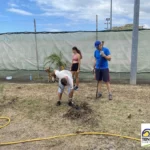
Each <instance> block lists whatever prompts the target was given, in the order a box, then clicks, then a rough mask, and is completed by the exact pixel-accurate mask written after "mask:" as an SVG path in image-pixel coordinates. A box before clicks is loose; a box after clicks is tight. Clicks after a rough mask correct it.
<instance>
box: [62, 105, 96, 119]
mask: <svg viewBox="0 0 150 150" xmlns="http://www.w3.org/2000/svg"><path fill="white" fill-rule="evenodd" d="M78 107H79V109H75V108H73V107H72V108H70V109H69V110H68V111H67V113H66V114H64V117H65V118H68V119H72V120H75V119H84V118H86V117H87V116H88V115H89V114H91V113H92V112H93V110H92V109H91V108H90V106H89V104H88V103H86V102H83V103H81V104H80V105H79V106H78Z"/></svg>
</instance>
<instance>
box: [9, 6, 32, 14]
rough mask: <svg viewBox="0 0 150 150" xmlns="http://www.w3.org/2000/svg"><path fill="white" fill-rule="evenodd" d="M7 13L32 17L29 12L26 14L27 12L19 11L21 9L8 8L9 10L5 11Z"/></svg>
mask: <svg viewBox="0 0 150 150" xmlns="http://www.w3.org/2000/svg"><path fill="white" fill-rule="evenodd" d="M7 11H10V12H14V13H17V14H21V15H26V16H32V15H33V14H32V13H30V12H27V11H25V10H21V9H16V8H9V9H7Z"/></svg>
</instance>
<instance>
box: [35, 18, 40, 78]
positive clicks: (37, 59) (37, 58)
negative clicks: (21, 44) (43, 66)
mask: <svg viewBox="0 0 150 150" xmlns="http://www.w3.org/2000/svg"><path fill="white" fill-rule="evenodd" d="M34 32H35V34H34V35H35V49H36V61H37V70H38V78H39V77H40V73H39V57H38V49H37V37H36V20H35V19H34Z"/></svg>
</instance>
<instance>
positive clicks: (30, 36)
mask: <svg viewBox="0 0 150 150" xmlns="http://www.w3.org/2000/svg"><path fill="white" fill-rule="evenodd" d="M95 39H96V32H55V33H52V32H40V33H36V36H35V33H5V34H0V80H1V81H6V77H7V76H12V80H11V81H24V82H27V81H30V80H29V79H30V76H32V79H33V80H32V81H35V82H36V81H38V82H46V80H47V73H46V72H45V71H44V59H45V58H46V57H47V56H49V55H51V54H52V53H54V52H55V53H58V54H59V53H60V52H62V53H63V56H64V59H65V60H66V61H67V69H69V68H70V66H71V61H72V47H73V46H77V47H78V49H80V50H81V52H82V55H83V59H82V61H81V73H80V80H81V81H94V76H93V74H92V69H93V62H94V51H95V47H94V42H95ZM98 39H99V40H101V41H102V40H103V41H105V44H104V47H107V48H108V49H109V50H110V52H111V56H112V60H111V61H110V62H109V67H110V77H111V80H112V81H114V82H118V83H122V82H127V83H128V82H129V78H130V64H131V47H132V31H117V32H116V31H111V32H98ZM149 43H150V30H140V31H139V44H138V68H137V81H138V82H141V83H149V82H150V48H149ZM38 66H39V70H40V71H39V75H40V77H39V76H38V71H37V70H38ZM49 66H51V64H47V66H46V67H49Z"/></svg>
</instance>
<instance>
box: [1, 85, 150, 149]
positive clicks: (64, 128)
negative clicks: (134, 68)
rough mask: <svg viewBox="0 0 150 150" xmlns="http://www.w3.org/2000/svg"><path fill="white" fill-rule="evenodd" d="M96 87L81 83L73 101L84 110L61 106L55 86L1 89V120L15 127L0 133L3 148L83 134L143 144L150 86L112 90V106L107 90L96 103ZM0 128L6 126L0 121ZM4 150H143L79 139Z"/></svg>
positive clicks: (132, 145) (103, 140)
mask: <svg viewBox="0 0 150 150" xmlns="http://www.w3.org/2000/svg"><path fill="white" fill-rule="evenodd" d="M95 91H96V84H95V83H88V84H87V83H82V84H81V85H80V89H79V91H76V92H75V94H74V101H75V102H76V103H77V104H79V105H80V106H81V108H82V109H80V110H79V111H78V110H75V109H71V108H69V106H67V97H66V96H65V95H64V96H63V104H62V106H60V107H57V106H55V103H56V101H57V85H56V84H3V85H1V86H0V116H8V117H10V118H11V124H10V125H9V126H8V127H5V128H4V129H1V130H0V142H7V141H17V140H26V139H32V138H37V137H48V136H53V135H59V134H68V133H76V132H84V131H100V132H109V133H116V134H121V135H127V136H132V137H136V138H140V130H141V129H140V128H141V123H148V122H149V120H150V109H149V108H150V86H149V85H139V86H130V85H115V84H113V85H112V91H113V100H112V101H109V100H108V97H107V91H106V88H105V86H104V87H103V91H104V92H103V97H102V99H98V100H95ZM0 122H1V123H4V122H2V121H0ZM0 149H1V150H8V149H9V150H27V149H28V150H50V149H52V150H71V149H73V150H140V149H141V147H140V143H139V142H135V141H130V140H126V139H120V138H115V137H106V136H76V137H71V138H62V139H56V140H52V141H41V142H34V143H25V144H19V145H12V146H4V147H0Z"/></svg>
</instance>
